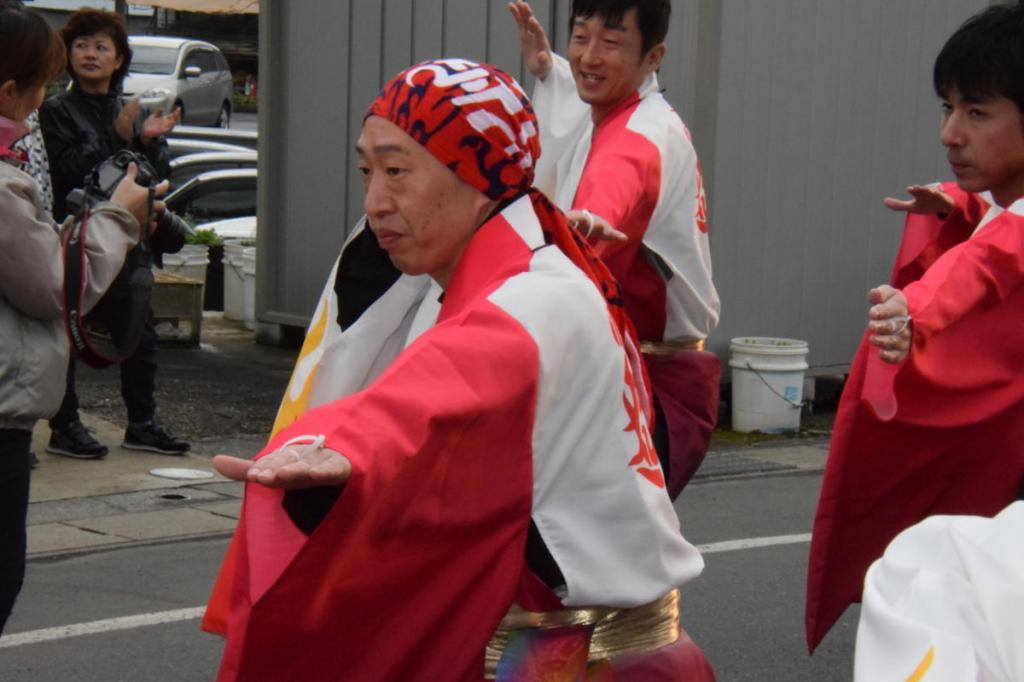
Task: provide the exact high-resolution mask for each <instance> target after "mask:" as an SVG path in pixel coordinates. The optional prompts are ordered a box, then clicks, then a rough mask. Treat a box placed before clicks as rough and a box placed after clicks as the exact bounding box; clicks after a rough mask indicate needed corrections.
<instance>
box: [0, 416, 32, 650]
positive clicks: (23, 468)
mask: <svg viewBox="0 0 1024 682" xmlns="http://www.w3.org/2000/svg"><path fill="white" fill-rule="evenodd" d="M31 447H32V432H31V431H26V430H25V429H0V634H2V633H3V631H4V625H5V624H6V623H7V617H8V616H10V615H11V609H12V608H14V600H15V598H17V596H18V592H20V591H21V583H22V581H23V580H24V578H25V517H26V515H27V513H28V483H29V476H30V472H31V469H32V465H31V462H30V458H31V456H30V455H29V451H30V448H31Z"/></svg>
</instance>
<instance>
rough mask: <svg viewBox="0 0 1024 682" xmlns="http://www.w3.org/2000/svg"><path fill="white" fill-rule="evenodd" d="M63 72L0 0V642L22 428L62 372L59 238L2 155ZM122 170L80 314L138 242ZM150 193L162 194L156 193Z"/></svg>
mask: <svg viewBox="0 0 1024 682" xmlns="http://www.w3.org/2000/svg"><path fill="white" fill-rule="evenodd" d="M63 63H64V46H63V45H62V44H61V42H60V40H59V38H58V37H57V36H56V35H55V34H54V33H53V31H52V30H51V29H50V27H49V26H48V25H47V23H46V21H45V20H43V19H42V18H41V17H40V16H39V15H37V14H35V13H34V12H31V11H29V10H26V9H23V8H22V7H21V5H20V3H16V2H12V1H11V0H0V632H2V631H3V627H4V624H5V623H6V621H7V617H8V616H9V615H10V612H11V608H12V606H13V604H14V599H15V597H16V596H17V594H18V591H19V590H20V589H21V583H22V578H23V576H24V572H25V515H26V510H27V507H28V491H29V470H30V463H29V460H30V447H31V443H32V428H33V426H34V425H35V422H36V421H37V420H39V419H42V418H46V417H49V416H51V415H52V414H53V413H54V412H55V411H56V410H57V407H58V405H59V404H60V399H61V395H62V393H63V388H64V374H65V370H66V367H67V362H68V348H69V346H68V340H67V338H66V337H65V333H64V323H63V320H62V319H61V317H62V289H63V283H64V264H63V259H62V255H61V243H60V237H59V236H58V234H57V231H56V229H55V228H54V225H53V223H52V221H51V220H50V218H49V216H48V214H47V213H46V211H45V209H44V208H43V206H42V202H41V198H40V191H39V188H38V186H37V185H36V183H35V182H34V181H33V180H32V177H31V176H30V175H29V174H28V173H26V172H25V171H24V170H22V168H21V166H22V165H23V163H24V155H23V154H21V153H18V152H15V151H13V150H12V147H13V145H14V143H15V142H16V141H17V140H18V139H19V138H21V137H22V136H23V135H25V134H26V133H27V132H28V129H27V127H26V126H25V119H26V118H27V117H28V115H29V114H30V113H32V112H33V111H35V110H36V109H37V108H38V107H39V105H40V103H41V102H42V101H43V96H44V95H45V92H46V85H47V83H49V81H50V80H52V79H53V78H54V77H55V76H56V75H57V74H58V73H59V72H60V69H61V67H62V65H63ZM136 172H137V169H136V168H134V166H133V167H132V168H131V169H130V171H129V173H128V175H127V176H126V178H125V179H124V180H123V181H122V182H121V183H120V184H119V185H118V186H117V189H116V190H115V191H114V194H113V196H112V197H111V201H110V202H108V203H104V204H101V205H99V206H97V207H96V208H95V209H94V211H93V213H92V216H91V218H90V223H89V231H88V234H87V241H86V253H85V256H86V259H87V265H86V273H87V280H88V290H87V291H86V301H85V302H86V304H87V305H92V304H94V303H95V302H96V301H97V300H98V299H99V298H100V296H101V295H102V292H103V289H104V288H106V287H107V286H108V285H109V284H110V283H111V282H112V281H113V279H114V277H115V276H116V275H117V272H118V270H119V269H120V268H121V265H122V263H123V262H124V258H125V254H126V253H127V252H128V251H129V249H131V248H132V247H133V246H134V245H135V244H136V243H137V242H138V240H139V225H140V223H141V222H144V221H145V219H146V215H147V212H148V199H149V197H148V191H147V190H146V189H145V188H143V187H140V186H139V185H136V184H135V175H136ZM159 189H160V193H162V192H164V191H166V184H165V185H163V186H162V187H161V188H159Z"/></svg>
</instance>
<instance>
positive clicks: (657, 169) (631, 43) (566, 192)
mask: <svg viewBox="0 0 1024 682" xmlns="http://www.w3.org/2000/svg"><path fill="white" fill-rule="evenodd" d="M509 9H510V10H511V12H512V14H513V16H514V17H515V19H516V23H517V25H518V27H519V36H520V45H521V50H522V54H523V60H524V63H525V64H526V66H527V68H529V70H530V72H531V73H532V74H533V75H534V76H535V77H536V78H537V84H536V88H535V90H534V94H533V102H534V106H535V107H536V109H537V118H538V119H539V121H540V133H541V142H542V145H543V147H544V156H543V157H542V159H541V160H540V163H539V164H538V166H537V186H538V187H539V188H540V189H541V190H542V191H544V192H545V193H546V194H548V196H550V197H551V198H552V199H554V201H555V203H556V204H557V205H558V206H559V207H560V208H562V209H563V210H565V211H567V212H568V215H569V216H570V217H571V218H573V219H574V220H575V221H576V224H577V225H578V226H579V228H580V229H581V230H582V231H583V232H584V233H585V234H587V235H588V236H589V235H590V233H591V231H592V230H599V231H600V233H601V234H603V235H607V234H608V233H609V232H610V231H611V230H612V228H614V230H615V231H617V232H618V233H619V235H620V238H619V239H605V240H603V241H600V242H598V243H596V244H595V247H594V248H595V251H596V252H597V254H598V255H599V256H600V257H601V259H602V260H603V261H604V262H605V263H606V264H607V265H608V269H609V270H611V273H612V275H614V276H615V278H616V279H617V280H618V281H619V282H620V283H621V284H622V290H623V295H624V301H625V306H626V312H627V313H628V314H629V317H630V319H631V320H632V321H633V324H634V325H635V326H636V329H637V334H638V336H639V337H640V341H641V343H642V350H643V352H644V359H645V361H646V363H647V368H648V371H649V373H650V377H651V387H652V389H653V391H654V399H655V410H656V411H657V420H656V422H657V423H656V425H655V445H656V447H657V449H658V453H659V455H660V456H661V461H662V465H663V466H664V468H665V469H666V472H667V476H668V487H669V492H670V494H671V495H672V496H673V497H675V496H676V495H678V494H679V492H680V491H681V490H682V489H683V487H684V486H685V485H686V483H687V481H689V479H690V477H691V476H693V474H694V472H695V471H696V470H697V468H698V467H699V466H700V464H701V462H702V461H703V459H704V455H705V454H706V453H707V448H708V444H709V443H710V439H711V432H712V431H713V430H714V427H715V422H716V421H717V418H718V388H719V379H720V376H721V363H720V362H719V360H718V358H717V356H715V355H714V354H713V353H710V352H707V351H705V350H704V342H705V339H706V338H707V336H708V334H710V333H711V331H712V330H714V328H715V325H716V324H717V323H718V314H719V309H720V304H719V299H718V293H717V291H716V290H715V285H714V282H713V281H712V276H711V251H710V245H709V240H708V223H707V204H706V200H705V196H704V185H703V180H702V178H701V172H700V163H699V162H698V160H697V153H696V152H695V151H694V149H693V145H692V144H691V142H690V133H689V131H688V130H687V128H686V126H685V125H684V124H683V121H682V120H681V119H680V118H679V114H677V113H676V112H675V110H673V109H672V106H671V105H670V104H669V103H668V102H667V101H666V100H665V98H664V97H663V96H662V94H661V89H660V87H659V85H658V78H657V71H658V68H659V67H660V65H661V61H662V58H663V57H664V56H665V54H666V50H667V48H666V45H665V36H666V34H667V32H668V26H669V16H670V14H671V9H672V8H671V4H670V3H669V1H668V0H630V1H626V2H623V1H622V0H574V2H573V3H572V8H571V9H570V22H569V31H570V35H569V44H568V47H567V48H566V57H565V58H563V57H561V56H559V55H557V54H555V53H554V52H552V50H551V46H550V44H549V42H548V39H547V35H546V33H545V31H544V29H543V28H542V27H541V25H540V23H539V22H538V21H537V19H536V17H534V16H533V12H532V11H531V9H530V5H529V4H528V3H526V2H513V3H510V5H509Z"/></svg>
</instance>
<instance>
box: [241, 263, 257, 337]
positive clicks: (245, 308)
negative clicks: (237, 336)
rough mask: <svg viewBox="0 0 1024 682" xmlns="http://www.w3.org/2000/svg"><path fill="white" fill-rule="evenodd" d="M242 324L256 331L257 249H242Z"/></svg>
mask: <svg viewBox="0 0 1024 682" xmlns="http://www.w3.org/2000/svg"><path fill="white" fill-rule="evenodd" d="M242 290H243V305H242V322H243V323H244V324H245V326H246V328H247V329H256V247H255V246H246V247H244V248H243V249H242Z"/></svg>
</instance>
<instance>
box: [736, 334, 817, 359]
mask: <svg viewBox="0 0 1024 682" xmlns="http://www.w3.org/2000/svg"><path fill="white" fill-rule="evenodd" d="M729 350H731V351H733V352H739V353H754V354H760V355H803V354H805V353H807V342H806V341H801V340H800V339H783V338H776V337H773V336H738V337H736V338H734V339H732V340H730V341H729Z"/></svg>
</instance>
